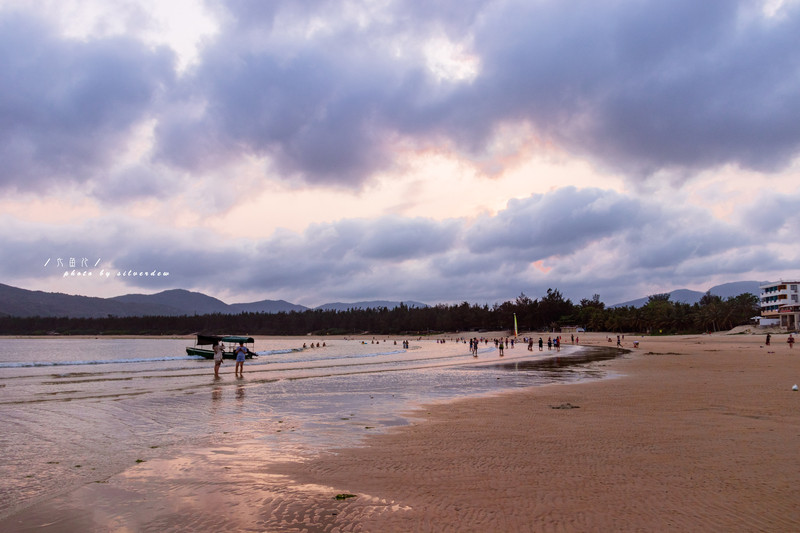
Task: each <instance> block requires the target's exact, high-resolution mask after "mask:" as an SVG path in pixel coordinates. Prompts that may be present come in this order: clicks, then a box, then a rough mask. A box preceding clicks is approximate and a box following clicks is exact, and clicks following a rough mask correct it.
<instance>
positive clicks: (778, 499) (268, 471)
mask: <svg viewBox="0 0 800 533" xmlns="http://www.w3.org/2000/svg"><path fill="white" fill-rule="evenodd" d="M634 339H636V340H639V341H640V346H639V348H638V349H633V348H632V341H633V340H634ZM763 341H764V337H763V335H758V336H755V335H727V336H726V335H697V336H681V337H665V338H649V337H648V338H642V337H635V338H632V337H628V338H626V340H625V342H624V347H625V348H628V349H631V352H630V353H629V354H627V355H625V356H624V357H623V358H620V359H614V360H611V361H604V362H599V363H595V365H596V366H597V367H599V368H601V369H602V370H605V371H608V372H610V373H611V374H612V375H613V376H614V377H613V378H611V379H605V380H598V381H587V382H582V383H572V384H558V385H547V386H541V387H534V388H529V389H525V390H522V391H515V392H509V393H505V394H501V395H497V396H493V397H487V398H480V399H467V400H458V401H453V402H446V403H439V404H436V405H431V406H427V407H426V408H424V409H422V410H420V411H418V412H416V413H414V419H413V420H414V421H413V423H412V424H411V425H408V426H401V427H395V428H391V429H390V430H389V431H388V432H386V433H382V434H375V435H372V436H369V437H367V438H366V439H365V440H364V446H361V447H358V448H348V449H342V450H335V451H331V452H326V453H323V454H322V455H320V456H316V457H314V456H312V457H311V458H310V459H308V458H306V459H302V458H299V457H296V456H295V457H292V456H287V457H278V456H274V455H273V456H269V457H265V456H264V452H263V447H262V446H259V443H258V442H255V441H254V442H252V443H243V444H241V445H238V446H233V447H229V448H226V447H219V446H218V447H215V448H213V449H196V450H187V451H186V453H184V454H181V455H179V456H177V457H172V458H162V459H156V460H152V461H147V462H144V463H141V464H139V465H137V466H136V467H134V468H130V469H128V470H127V471H125V472H124V473H122V474H120V475H116V476H113V477H112V478H110V479H107V480H102V481H101V482H98V483H92V484H90V485H87V486H84V487H82V488H80V489H78V490H74V491H70V492H68V493H66V494H62V495H60V496H58V497H55V498H52V499H50V500H48V501H46V502H41V503H39V504H37V505H34V506H32V507H30V508H29V509H27V510H26V511H24V512H23V513H20V514H18V515H15V516H12V517H9V518H8V519H7V520H4V521H0V529H2V530H7V531H32V530H36V531H79V530H80V531H220V530H239V531H242V530H247V531H329V532H335V531H365V532H376V531H437V532H438V531H459V532H461V531H482V532H486V531H504V532H505V531H662V530H675V531H798V530H800V510H798V503H800V468H798V457H799V455H798V450H800V392H793V391H792V390H791V387H792V385H793V384H795V383H798V382H800V349H798V348H795V349H794V350H790V349H789V348H788V346H787V345H786V343H785V336H783V335H774V336H773V346H771V347H765V346H764V344H763ZM581 344H593V345H600V346H609V345H611V346H613V345H614V344H615V343H608V342H607V341H606V336H604V335H591V334H581ZM285 431H287V432H288V431H291V427H288V425H287V427H286V428H285ZM337 495H343V496H342V497H343V498H344V499H336V496H337ZM346 495H352V497H345V496H346Z"/></svg>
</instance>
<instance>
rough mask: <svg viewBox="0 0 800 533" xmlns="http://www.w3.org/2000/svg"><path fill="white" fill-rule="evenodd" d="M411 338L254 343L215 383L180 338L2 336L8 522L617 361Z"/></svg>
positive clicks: (3, 495)
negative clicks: (213, 463)
mask: <svg viewBox="0 0 800 533" xmlns="http://www.w3.org/2000/svg"><path fill="white" fill-rule="evenodd" d="M402 340H403V339H401V338H399V337H398V338H397V339H394V338H386V337H380V338H374V339H369V338H367V339H364V338H357V339H350V340H347V339H341V338H338V339H327V338H312V337H291V338H271V337H263V338H261V337H257V338H256V343H255V351H256V352H257V354H258V356H257V357H254V358H253V359H252V360H248V361H247V362H245V366H244V370H245V372H244V375H243V377H242V378H237V377H235V376H234V374H233V369H234V362H233V361H230V360H225V362H224V364H223V366H222V369H221V372H220V374H221V377H220V378H219V379H215V378H214V375H213V361H210V360H207V359H203V358H200V357H191V356H187V355H186V351H185V348H186V346H191V345H192V344H193V342H192V340H187V339H182V338H135V339H129V338H106V337H99V338H70V337H52V338H51V337H48V338H32V339H29V338H3V339H0V420H2V426H3V431H2V433H0V447H1V449H2V458H3V460H2V461H0V518H3V517H7V516H9V515H12V514H13V513H15V512H16V511H18V510H21V509H23V508H25V507H27V506H30V505H32V504H34V503H36V502H39V501H43V500H46V499H48V498H51V497H53V496H55V495H57V494H61V493H64V492H66V491H69V490H72V489H75V488H77V487H80V486H83V485H86V484H88V483H102V482H104V480H107V479H108V478H110V477H111V476H114V475H116V474H118V473H120V472H123V471H125V470H126V469H129V468H131V467H132V466H135V465H136V464H137V463H140V462H145V461H151V460H154V459H158V458H163V457H174V456H177V455H181V454H186V453H190V452H191V450H194V449H201V448H209V447H214V446H226V445H234V444H236V443H239V442H249V443H255V444H256V445H257V446H258V449H259V450H260V455H259V456H260V457H262V458H266V460H269V459H270V458H271V459H274V460H284V459H287V458H290V459H291V458H297V459H302V458H303V457H309V456H313V455H314V454H316V453H319V452H320V451H321V450H327V449H332V448H336V447H349V446H358V445H359V443H360V442H361V441H362V439H363V438H364V437H365V436H366V435H368V434H370V433H372V432H376V431H383V430H385V429H386V428H389V427H392V426H397V425H403V424H408V423H409V421H410V420H412V417H413V416H414V415H413V413H412V411H413V409H415V408H418V407H420V406H422V405H424V404H428V403H432V402H440V401H447V400H451V399H454V398H460V397H476V396H481V395H487V394H494V393H497V392H500V391H505V390H508V389H514V388H520V387H530V386H536V385H542V384H546V383H553V382H557V381H573V380H580V379H586V378H587V377H596V376H598V375H600V374H599V371H598V370H597V369H596V368H592V367H591V365H586V364H585V363H588V362H590V361H591V360H596V359H597V358H610V357H612V356H613V355H608V354H606V355H602V354H600V355H598V354H594V353H593V354H592V355H591V356H590V357H588V358H587V357H586V354H587V353H589V352H586V351H582V349H581V348H580V347H577V346H565V347H563V348H562V350H561V351H560V352H558V353H557V352H555V351H551V352H548V351H547V350H546V349H545V351H544V352H539V351H538V347H536V346H534V351H532V352H531V351H528V349H527V346H526V345H525V344H523V343H518V344H517V345H516V347H515V348H506V350H505V356H504V357H502V358H501V357H499V356H498V352H497V350H496V348H495V346H494V344H493V343H489V344H481V348H480V350H479V353H478V357H477V358H476V357H473V356H471V355H470V353H469V347H468V345H467V344H466V343H464V342H460V341H457V340H454V339H450V340H447V341H445V342H443V343H440V342H438V341H437V340H434V339H409V340H410V344H409V347H408V348H407V349H406V348H404V347H403V343H402ZM318 343H319V347H317V344H318ZM304 344H305V345H306V347H305V348H304V347H303V346H304ZM323 344H324V345H323ZM312 346H313V347H312Z"/></svg>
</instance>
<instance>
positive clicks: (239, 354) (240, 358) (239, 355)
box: [233, 342, 247, 375]
mask: <svg viewBox="0 0 800 533" xmlns="http://www.w3.org/2000/svg"><path fill="white" fill-rule="evenodd" d="M233 353H234V354H235V355H236V369H235V371H234V374H235V375H241V374H244V358H245V356H246V355H247V348H245V347H244V343H243V342H240V343H239V346H237V347H236V349H235V350H233Z"/></svg>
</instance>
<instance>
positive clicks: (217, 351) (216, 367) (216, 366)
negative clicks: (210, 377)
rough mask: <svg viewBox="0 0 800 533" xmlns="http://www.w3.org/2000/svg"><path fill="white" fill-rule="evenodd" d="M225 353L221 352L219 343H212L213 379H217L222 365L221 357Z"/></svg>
mask: <svg viewBox="0 0 800 533" xmlns="http://www.w3.org/2000/svg"><path fill="white" fill-rule="evenodd" d="M224 353H225V352H224V351H223V350H222V346H221V345H220V343H219V341H217V342H215V343H214V377H215V378H218V377H219V367H220V365H221V364H222V355H223V354H224Z"/></svg>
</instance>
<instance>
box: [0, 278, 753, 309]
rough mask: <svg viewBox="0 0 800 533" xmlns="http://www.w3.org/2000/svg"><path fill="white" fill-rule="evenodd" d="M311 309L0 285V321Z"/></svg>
mask: <svg viewBox="0 0 800 533" xmlns="http://www.w3.org/2000/svg"><path fill="white" fill-rule="evenodd" d="M763 283H764V282H760V281H738V282H734V283H725V284H723V285H717V286H714V287H711V288H710V289H709V291H710V292H711V294H714V295H716V296H719V297H721V298H723V299H725V298H728V297H731V296H738V295H740V294H744V293H747V292H749V293H752V294H755V295H756V296H758V294H759V293H760V289H759V285H761V284H763ZM703 294H705V293H703V292H699V291H692V290H688V289H677V290H674V291H672V292H670V293H669V295H670V300H671V301H673V302H681V303H688V304H694V303H697V302H699V301H700V298H702V297H703ZM648 298H649V296H646V297H644V298H638V299H636V300H630V301H628V302H622V303H619V304H615V305H612V306H610V307H623V306H630V307H641V306H643V305H645V304H646V303H647V300H648ZM401 303H403V304H405V305H406V306H408V307H420V308H422V307H428V305H427V304H424V303H421V302H415V301H406V302H395V301H388V300H371V301H363V302H352V303H344V302H333V303H326V304H323V305H320V306H318V307H315V308H313V309H320V310H325V311H329V310H335V311H346V310H348V309H367V308H372V309H377V308H382V307H386V308H389V309H394V308H395V307H397V306H399V305H400V304H401ZM308 309H311V308H309V307H305V306H302V305H297V304H293V303H290V302H287V301H285V300H261V301H258V302H251V303H237V304H226V303H225V302H223V301H222V300H218V299H217V298H213V297H211V296H207V295H205V294H202V293H199V292H191V291H187V290H183V289H172V290H167V291H163V292H159V293H157V294H126V295H123V296H115V297H113V298H95V297H90V296H74V295H70V294H62V293H57V292H42V291H29V290H26V289H19V288H17V287H11V286H9V285H3V284H1V283H0V316H3V315H5V316H20V317H33V316H43V317H44V316H63V317H70V318H104V317H108V316H109V315H111V316H119V317H126V316H148V315H150V316H183V315H189V316H191V315H206V314H212V313H220V314H239V313H280V312H290V311H306V310H308Z"/></svg>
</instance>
